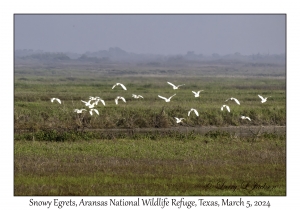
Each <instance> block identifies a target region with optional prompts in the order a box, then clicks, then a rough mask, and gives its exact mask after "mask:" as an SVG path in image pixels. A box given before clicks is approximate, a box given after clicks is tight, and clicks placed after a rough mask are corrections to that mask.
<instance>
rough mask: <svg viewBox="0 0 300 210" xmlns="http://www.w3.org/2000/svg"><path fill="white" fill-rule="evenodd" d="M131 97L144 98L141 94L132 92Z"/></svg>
mask: <svg viewBox="0 0 300 210" xmlns="http://www.w3.org/2000/svg"><path fill="white" fill-rule="evenodd" d="M132 97H133V98H144V97H143V96H141V95H136V94H132Z"/></svg>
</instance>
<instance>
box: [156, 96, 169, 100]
mask: <svg viewBox="0 0 300 210" xmlns="http://www.w3.org/2000/svg"><path fill="white" fill-rule="evenodd" d="M158 97H160V98H162V99H164V100H167V98H165V97H163V96H160V95H158Z"/></svg>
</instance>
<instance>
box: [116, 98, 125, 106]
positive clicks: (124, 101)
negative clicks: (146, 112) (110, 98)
mask: <svg viewBox="0 0 300 210" xmlns="http://www.w3.org/2000/svg"><path fill="white" fill-rule="evenodd" d="M119 99H122V100H123V101H124V103H126V100H125V98H124V97H122V96H117V98H116V99H115V102H116V104H117V105H118V100H119Z"/></svg>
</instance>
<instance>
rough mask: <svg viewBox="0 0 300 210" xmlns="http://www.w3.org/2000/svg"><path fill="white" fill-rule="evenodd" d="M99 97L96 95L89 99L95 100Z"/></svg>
mask: <svg viewBox="0 0 300 210" xmlns="http://www.w3.org/2000/svg"><path fill="white" fill-rule="evenodd" d="M98 98H100V97H98V96H96V97H93V96H90V98H89V99H90V100H92V101H93V100H97V99H98Z"/></svg>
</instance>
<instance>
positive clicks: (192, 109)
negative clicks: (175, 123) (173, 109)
mask: <svg viewBox="0 0 300 210" xmlns="http://www.w3.org/2000/svg"><path fill="white" fill-rule="evenodd" d="M192 111H193V112H195V114H196V115H197V116H199V113H198V111H197V110H196V109H194V108H191V110H190V111H189V112H188V116H190V114H191V112H192Z"/></svg>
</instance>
